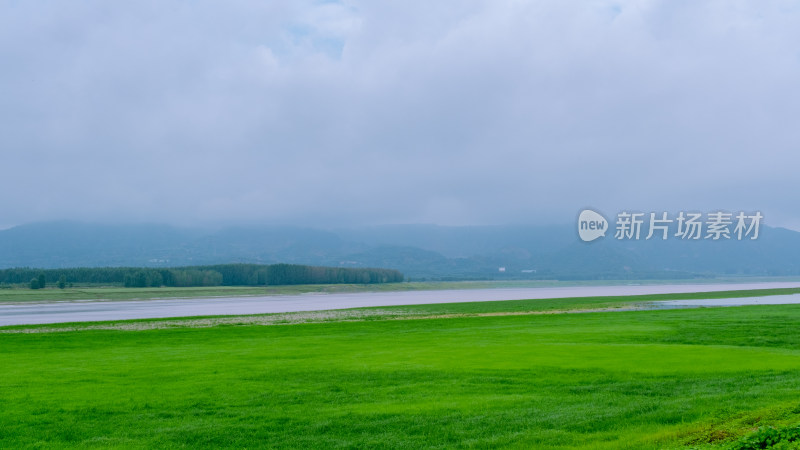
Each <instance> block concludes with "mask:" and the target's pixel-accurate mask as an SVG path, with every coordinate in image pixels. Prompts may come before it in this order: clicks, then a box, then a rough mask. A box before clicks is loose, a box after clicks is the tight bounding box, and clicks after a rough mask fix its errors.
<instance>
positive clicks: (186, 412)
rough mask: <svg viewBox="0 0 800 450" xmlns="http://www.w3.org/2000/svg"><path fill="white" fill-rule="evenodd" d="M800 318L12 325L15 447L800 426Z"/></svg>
mask: <svg viewBox="0 0 800 450" xmlns="http://www.w3.org/2000/svg"><path fill="white" fill-rule="evenodd" d="M527 302H528V304H529V305H530V304H531V302H534V301H527ZM535 302H540V301H535ZM550 302H551V303H554V304H557V303H558V302H565V303H569V302H573V303H575V302H576V300H571V299H565V300H551V301H550ZM578 302H579V303H580V302H583V303H584V304H591V301H589V300H586V299H584V300H580V301H578ZM596 302H597V303H603V302H608V299H602V298H599V299H596ZM498 304H506V305H505V307H498ZM524 304H525V301H522V302H521V303H520V302H489V303H485V304H475V303H469V304H460V305H461V306H459V305H430V306H428V308H430V309H431V310H432V311H433V310H436V311H439V310H441V311H450V312H453V311H456V312H457V311H465V310H469V312H473V313H479V312H481V311H482V309H481V305H483V306H484V307H485V308H488V310H486V311H487V312H495V313H496V312H500V311H501V310H506V311H508V312H519V310H520V308H522V309H525V308H524V307H519V305H524ZM515 305H517V306H518V308H517V309H516V310H515V308H514V306H515ZM551 306H553V305H551ZM553 307H555V306H553ZM406 308H408V307H406ZM419 308H425V307H419ZM436 308H439V309H436ZM528 309H531V308H530V307H528ZM564 309H568V308H564ZM798 325H800V305H782V306H754V307H738V308H707V309H691V310H660V311H629V312H599V313H582V314H540V315H537V314H530V315H496V316H479V317H451V318H441V319H413V318H412V319H409V320H365V321H343V322H326V323H309V324H293V325H285V326H217V327H211V328H171V329H157V330H147V331H117V330H81V331H72V332H51V333H18V334H7V333H6V334H2V333H0V361H2V363H0V447H2V448H19V447H56V448H58V447H126V448H131V447H132V448H153V447H162V448H163V447H191V448H194V447H238V448H240V447H285V448H289V447H294V448H299V447H303V448H320V447H328V448H329V447H339V448H358V447H362V448H372V447H404V448H424V447H427V448H454V447H455V448H468V447H482V448H485V447H512V448H514V447H515V448H636V449H638V448H674V447H676V448H680V447H684V446H690V447H699V448H717V447H719V446H721V445H723V444H725V443H726V442H728V441H730V440H732V439H734V438H736V437H737V436H741V435H744V434H747V433H749V432H751V431H752V430H753V429H755V428H757V427H758V426H760V425H780V424H794V423H798V422H800V333H799V332H798V330H799V328H798Z"/></svg>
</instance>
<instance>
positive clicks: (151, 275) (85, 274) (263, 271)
mask: <svg viewBox="0 0 800 450" xmlns="http://www.w3.org/2000/svg"><path fill="white" fill-rule="evenodd" d="M47 279H51V280H53V279H57V280H59V281H58V286H59V287H61V288H63V286H64V285H66V284H67V282H69V283H86V284H116V285H124V286H126V287H158V286H174V287H183V286H267V285H287V284H341V283H347V284H375V283H394V282H399V281H403V274H402V273H400V272H398V271H397V270H392V269H371V268H363V269H362V268H342V267H315V266H303V265H297V264H272V265H262V264H219V265H211V266H189V267H176V268H169V269H153V268H141V267H100V268H69V269H46V270H42V269H29V268H17V269H3V270H0V283H8V284H24V283H29V284H30V287H31V288H33V289H38V288H43V287H45V286H46V280H47Z"/></svg>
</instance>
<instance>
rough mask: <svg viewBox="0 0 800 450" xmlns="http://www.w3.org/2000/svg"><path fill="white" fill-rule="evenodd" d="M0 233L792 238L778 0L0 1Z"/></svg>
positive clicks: (798, 222)
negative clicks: (657, 226) (256, 228)
mask: <svg viewBox="0 0 800 450" xmlns="http://www.w3.org/2000/svg"><path fill="white" fill-rule="evenodd" d="M0 65H1V68H0V148H1V149H2V155H3V158H2V172H0V173H2V177H0V188H2V192H3V195H2V197H0V225H5V226H10V225H15V224H22V223H27V222H33V221H41V220H54V219H79V220H85V221H134V222H142V221H146V222H164V223H173V224H181V225H186V224H192V223H291V224H305V225H317V226H338V225H358V224H382V223H437V224H449V225H453V224H455V225H467V224H502V223H543V222H547V223H553V222H562V223H569V222H572V221H573V220H574V219H575V218H576V216H577V213H578V211H579V210H580V209H581V208H583V207H586V206H592V207H595V208H597V209H599V210H601V211H605V212H612V213H615V212H617V211H619V210H623V209H638V210H643V211H651V210H652V211H661V210H666V211H676V212H677V211H680V210H690V209H693V210H701V211H711V210H716V209H728V210H733V211H739V210H746V211H753V210H760V211H762V212H763V213H764V215H765V223H766V224H770V225H780V226H789V227H792V228H796V229H800V199H798V193H800V176H798V169H800V3H798V2H797V1H760V0H759V1H756V0H753V1H750V2H747V1H730V0H721V1H711V2H704V1H688V0H687V1H675V0H670V1H663V2H659V1H588V2H568V1H563V0H548V1H502V0H487V1H463V0H459V1H430V0H422V1H414V0H411V1H410V0H403V1H368V2H359V1H346V2H302V1H297V0H292V1H285V2H281V1H247V0H232V1H202V0H201V1H171V0H152V1H136V2H114V1H112V2H109V1H70V2H65V1H36V0H31V1H9V0H0Z"/></svg>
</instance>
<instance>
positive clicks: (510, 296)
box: [0, 282, 800, 326]
mask: <svg viewBox="0 0 800 450" xmlns="http://www.w3.org/2000/svg"><path fill="white" fill-rule="evenodd" d="M791 287H800V282H766V283H726V284H674V285H664V284H659V285H635V286H631V285H627V286H571V287H541V288H496V289H464V290H431V291H397V292H359V293H334V294H321V293H308V294H298V295H272V296H264V297H229V298H219V297H218V298H193V299H161V300H130V301H102V300H96V301H69V302H66V301H61V302H35V303H33V302H32V303H10V304H2V303H0V326H4V325H27V324H42V323H63V322H91V321H100V320H126V319H151V318H165V317H185V316H210V315H238V314H264V313H281V312H297V311H318V310H326V309H346V308H358V307H366V306H398V305H417V304H433V303H458V302H483V301H499V300H524V299H544V298H567V297H593V296H610V297H613V296H625V295H644V294H674V293H685V292H714V291H729V290H747V289H772V288H791ZM776 297H791V298H792V300H791V301H789V300H787V299H783V300H781V301H786V302H789V303H800V296H774V297H754V298H753V299H749V298H742V299H736V300H738V301H740V302H741V303H738V304H765V302H770V301H778V300H777V299H776ZM0 298H1V297H0ZM673 302H684V303H685V304H680V303H671V304H668V305H666V306H668V307H685V306H731V305H733V304H734V303H733V300H732V299H725V300H724V301H720V300H691V301H684V300H675V301H673ZM698 302H712V303H709V304H701V303H698ZM713 302H718V303H713Z"/></svg>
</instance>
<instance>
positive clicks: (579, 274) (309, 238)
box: [0, 222, 800, 279]
mask: <svg viewBox="0 0 800 450" xmlns="http://www.w3.org/2000/svg"><path fill="white" fill-rule="evenodd" d="M233 262H248V263H263V264H273V263H282V262H283V263H296V264H311V265H324V266H337V267H383V268H392V269H398V270H400V271H402V272H403V273H405V274H406V276H407V277H409V278H411V279H644V278H663V279H669V278H691V277H697V276H716V275H743V276H778V275H800V233H798V232H795V231H791V230H787V229H783V228H770V227H766V226H762V227H761V235H760V237H759V239H757V240H754V241H751V240H743V241H738V240H735V239H734V240H720V241H711V240H699V241H682V240H680V239H677V238H670V239H667V240H663V241H662V240H640V241H618V240H616V239H614V238H613V236H611V234H609V236H607V237H605V238H603V239H600V240H598V241H595V242H592V243H583V242H581V241H579V240H578V237H577V233H576V231H575V229H574V227H573V226H566V225H564V226H474V227H473V226H469V227H443V226H433V225H392V226H379V227H369V228H349V229H339V230H318V229H311V228H301V227H273V226H260V227H255V226H252V227H229V228H224V229H220V230H214V231H206V230H201V229H190V228H176V227H171V226H166V225H98V224H83V223H75V222H48V223H36V224H30V225H23V226H18V227H14V228H10V229H7V230H3V231H0V268H9V267H37V268H59V267H77V266H80V267H103V266H148V267H172V266H184V265H199V264H222V263H233Z"/></svg>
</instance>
